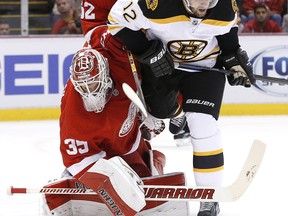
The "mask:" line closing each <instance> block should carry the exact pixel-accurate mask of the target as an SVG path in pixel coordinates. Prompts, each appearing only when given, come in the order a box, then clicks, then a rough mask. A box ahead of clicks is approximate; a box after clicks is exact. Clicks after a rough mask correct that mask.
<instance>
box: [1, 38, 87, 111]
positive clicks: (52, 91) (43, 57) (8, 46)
mask: <svg viewBox="0 0 288 216" xmlns="http://www.w3.org/2000/svg"><path fill="white" fill-rule="evenodd" d="M83 44H84V38H82V37H73V38H70V37H69V38H68V37H65V38H9V39H7V38H6V39H5V40H1V39H0V47H1V54H0V98H1V103H0V109H14V108H38V107H39V108H44V107H58V106H59V104H60V99H61V95H62V91H63V89H64V86H65V83H66V81H67V79H68V78H69V76H70V74H69V66H70V64H71V60H72V57H73V55H74V53H75V52H76V51H77V50H78V49H80V48H81V47H82V46H83Z"/></svg>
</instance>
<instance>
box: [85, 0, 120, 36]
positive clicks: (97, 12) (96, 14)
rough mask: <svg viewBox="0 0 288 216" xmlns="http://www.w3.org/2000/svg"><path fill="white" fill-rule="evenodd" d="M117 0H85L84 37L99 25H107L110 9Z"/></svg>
mask: <svg viewBox="0 0 288 216" xmlns="http://www.w3.org/2000/svg"><path fill="white" fill-rule="evenodd" d="M115 2H116V0H105V1H103V0H83V1H82V3H81V7H82V10H81V11H82V14H81V24H82V29H83V33H84V35H85V34H86V33H87V32H88V31H89V30H91V29H93V28H94V27H96V26H99V25H105V24H106V21H107V17H108V14H109V12H110V9H111V8H112V6H113V5H114V4H115Z"/></svg>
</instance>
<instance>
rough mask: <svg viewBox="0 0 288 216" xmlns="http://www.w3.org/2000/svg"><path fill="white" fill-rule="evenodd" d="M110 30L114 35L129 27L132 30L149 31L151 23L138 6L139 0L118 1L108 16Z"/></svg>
mask: <svg viewBox="0 0 288 216" xmlns="http://www.w3.org/2000/svg"><path fill="white" fill-rule="evenodd" d="M108 21H109V22H108V28H109V30H110V32H111V34H112V35H115V34H117V33H118V32H119V31H120V30H121V29H123V28H125V27H127V28H129V29H131V30H134V31H138V30H140V29H149V28H150V26H149V22H148V20H147V18H146V17H145V16H144V15H143V12H142V10H141V8H140V7H139V5H138V0H131V1H127V0H117V2H116V3H115V4H114V5H113V7H112V9H111V10H110V13H109V16H108Z"/></svg>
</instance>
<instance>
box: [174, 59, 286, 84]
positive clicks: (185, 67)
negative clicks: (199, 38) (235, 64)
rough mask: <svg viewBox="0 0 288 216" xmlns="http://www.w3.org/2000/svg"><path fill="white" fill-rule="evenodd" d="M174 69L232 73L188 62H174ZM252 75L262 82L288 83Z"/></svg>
mask: <svg viewBox="0 0 288 216" xmlns="http://www.w3.org/2000/svg"><path fill="white" fill-rule="evenodd" d="M175 69H178V70H182V71H186V72H199V71H215V72H219V73H223V74H226V75H231V74H233V73H234V71H230V70H224V69H219V68H210V67H202V66H194V65H188V64H179V63H176V64H175ZM254 76H255V78H256V80H260V81H263V82H273V83H279V84H288V79H283V78H277V77H268V76H261V75H257V74H255V75H254Z"/></svg>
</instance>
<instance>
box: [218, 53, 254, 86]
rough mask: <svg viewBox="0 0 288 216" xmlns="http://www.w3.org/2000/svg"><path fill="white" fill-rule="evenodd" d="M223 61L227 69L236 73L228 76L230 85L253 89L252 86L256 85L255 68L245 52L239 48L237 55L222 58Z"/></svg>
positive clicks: (232, 54)
mask: <svg viewBox="0 0 288 216" xmlns="http://www.w3.org/2000/svg"><path fill="white" fill-rule="evenodd" d="M221 59H222V63H223V66H224V67H225V69H227V70H232V71H235V73H233V74H231V75H229V76H227V78H228V82H229V84H230V85H232V86H234V85H242V86H245V87H251V84H254V83H255V81H256V79H255V77H254V74H253V67H252V64H251V63H250V61H249V57H248V55H247V52H246V51H245V50H243V49H241V48H238V50H237V52H236V54H235V53H231V54H230V55H226V56H221Z"/></svg>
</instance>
